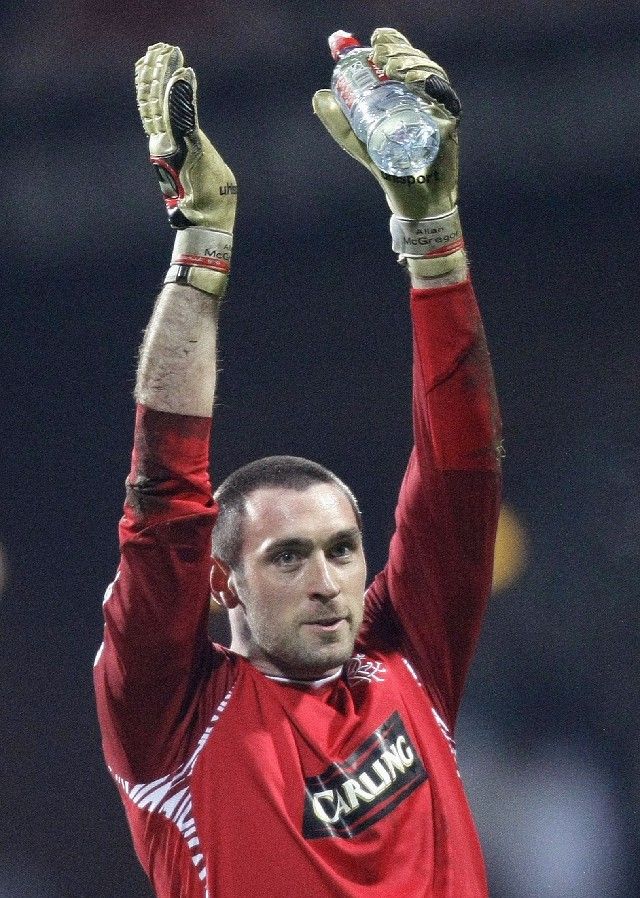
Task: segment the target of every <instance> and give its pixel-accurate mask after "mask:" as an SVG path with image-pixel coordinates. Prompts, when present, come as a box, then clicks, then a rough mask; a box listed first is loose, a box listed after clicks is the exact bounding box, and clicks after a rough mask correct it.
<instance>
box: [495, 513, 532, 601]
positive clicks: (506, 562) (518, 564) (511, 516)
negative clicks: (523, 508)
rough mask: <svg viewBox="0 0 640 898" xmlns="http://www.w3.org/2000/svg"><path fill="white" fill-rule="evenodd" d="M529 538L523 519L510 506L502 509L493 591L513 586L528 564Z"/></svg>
mask: <svg viewBox="0 0 640 898" xmlns="http://www.w3.org/2000/svg"><path fill="white" fill-rule="evenodd" d="M528 549H529V538H528V536H527V532H526V530H525V527H524V524H523V522H522V519H521V517H520V516H519V515H518V514H517V513H516V512H515V511H514V510H513V509H512V508H510V507H509V506H508V505H503V506H502V508H501V509H500V518H499V519H498V532H497V534H496V549H495V555H494V561H493V591H494V592H500V590H501V589H506V588H507V586H511V584H512V583H514V582H515V581H516V580H517V579H518V577H519V576H520V574H521V573H522V572H523V571H524V569H525V567H526V564H527V557H528Z"/></svg>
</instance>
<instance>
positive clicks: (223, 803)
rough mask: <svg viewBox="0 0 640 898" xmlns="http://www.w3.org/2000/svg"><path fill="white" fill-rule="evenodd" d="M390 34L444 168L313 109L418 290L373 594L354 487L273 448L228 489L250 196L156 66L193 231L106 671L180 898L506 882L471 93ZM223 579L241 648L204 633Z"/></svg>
mask: <svg viewBox="0 0 640 898" xmlns="http://www.w3.org/2000/svg"><path fill="white" fill-rule="evenodd" d="M372 48H373V50H372V61H373V63H374V64H375V65H376V66H378V68H379V69H382V70H384V72H385V73H386V74H387V75H388V76H389V77H392V78H397V79H399V80H401V81H407V82H413V84H414V87H415V89H418V90H422V91H424V92H425V95H426V96H427V97H428V99H429V102H430V104H431V106H432V110H433V114H434V116H435V118H436V119H437V121H438V126H439V128H440V134H441V149H440V152H439V155H438V157H437V159H436V161H435V163H434V164H433V166H432V168H431V169H430V170H429V172H425V173H424V175H422V176H419V177H415V178H411V179H398V178H390V177H389V176H387V175H383V174H382V173H381V172H380V171H379V170H378V169H377V168H376V167H375V166H374V165H373V164H372V162H371V160H370V159H369V157H368V155H367V152H366V149H365V148H364V146H363V145H362V144H361V143H360V142H359V141H358V139H357V138H356V137H355V136H354V134H353V132H352V131H351V128H350V127H349V125H348V123H347V120H346V119H345V117H344V116H343V114H342V112H341V111H340V109H339V107H338V105H337V103H336V101H335V100H334V98H333V96H332V95H331V93H330V92H329V91H319V92H318V93H317V94H316V95H315V97H314V110H315V112H316V114H317V115H318V116H319V118H320V119H321V121H322V122H323V124H324V125H325V126H326V127H327V129H328V130H329V132H330V133H331V135H332V136H333V137H334V138H335V139H336V140H337V142H338V143H339V144H340V146H342V147H343V148H344V149H345V150H346V151H347V152H348V153H350V154H351V155H352V156H353V157H355V158H356V159H357V160H358V161H359V162H361V163H362V164H363V165H365V166H366V167H367V168H368V169H369V170H370V171H371V172H372V174H373V175H374V177H375V178H376V179H377V180H378V181H379V183H380V185H381V187H382V189H383V190H384V191H385V194H386V197H387V200H388V203H389V206H390V208H391V210H392V213H393V216H392V235H393V246H394V249H396V251H397V252H398V253H399V255H400V260H401V261H402V262H403V263H404V264H405V265H406V267H407V268H408V271H409V274H410V277H411V283H412V290H411V302H410V308H411V315H412V320H413V331H414V365H413V372H414V401H413V402H414V434H415V446H414V449H413V452H412V454H411V458H410V460H409V465H408V468H407V472H406V475H405V478H404V481H403V484H402V488H401V492H400V497H399V501H398V507H397V513H396V524H397V526H396V531H395V534H394V536H393V538H392V541H391V546H390V552H389V561H388V563H387V565H386V567H385V569H384V570H383V571H382V572H381V573H380V574H378V576H377V577H376V578H375V579H374V580H373V582H372V583H371V585H370V586H369V588H368V589H367V590H366V592H365V581H366V568H365V559H364V555H363V548H362V538H361V524H360V513H359V510H358V506H357V503H356V501H355V499H354V497H353V496H352V494H351V493H350V491H349V490H348V489H347V487H345V486H344V484H342V483H341V482H340V481H339V480H338V479H337V478H336V477H335V476H334V475H333V474H331V473H330V472H328V471H326V470H325V469H324V468H322V467H320V466H319V465H316V464H314V463H312V462H307V461H306V460H304V459H292V458H290V457H276V458H270V459H263V460H260V461H258V462H254V463H252V464H250V465H248V466H246V467H245V468H242V469H240V471H237V472H236V473H235V474H233V475H231V477H230V478H228V479H227V481H225V482H224V483H223V484H222V485H221V486H220V488H219V489H218V491H217V493H216V501H215V502H214V501H213V498H212V496H211V489H210V486H209V480H208V473H207V471H208V448H209V447H208V440H209V430H210V417H211V413H212V406H213V397H214V388H215V374H216V369H215V349H216V324H217V314H218V307H219V304H220V299H221V297H222V295H223V293H224V289H225V284H226V281H227V277H228V272H229V262H230V250H231V239H232V232H233V224H234V217H235V205H236V185H235V180H234V177H233V174H232V173H231V171H230V170H229V168H228V167H227V166H226V165H225V163H224V162H223V161H222V159H221V158H220V156H219V155H218V153H217V152H216V151H215V149H214V148H213V146H212V145H211V144H210V142H209V141H208V140H207V138H206V137H205V136H204V134H202V132H201V131H200V130H199V127H198V120H197V114H196V101H195V88H196V82H195V76H194V73H193V71H192V70H191V69H186V68H184V67H183V60H182V54H181V53H180V50H179V49H178V48H177V47H170V46H168V45H165V44H156V45H154V46H153V47H150V48H149V50H148V52H147V54H146V56H145V57H144V58H143V59H142V60H140V62H139V63H138V64H137V67H136V83H137V92H138V104H139V108H140V112H141V116H142V121H143V124H144V127H145V130H146V132H147V134H148V136H149V140H150V152H151V161H152V163H153V165H154V166H155V167H156V170H157V173H158V175H159V179H160V184H161V187H162V190H163V193H164V196H165V202H166V205H167V209H168V212H169V217H170V219H171V222H172V224H173V225H174V226H175V227H176V228H178V233H177V237H176V245H175V249H174V254H173V258H172V264H171V267H170V268H169V272H168V274H167V278H166V282H165V284H166V286H165V287H164V289H163V291H162V293H161V294H160V296H159V298H158V300H157V303H156V306H155V309H154V312H153V316H152V318H151V321H150V324H149V327H148V329H147V331H146V334H145V338H144V343H143V347H142V350H141V355H140V361H139V367H138V376H137V386H136V398H137V401H138V412H137V419H136V430H135V443H134V450H133V462H132V469H131V473H130V475H129V478H128V481H127V498H126V503H125V512H124V518H123V520H122V522H121V527H120V540H121V551H122V556H121V561H120V566H119V568H118V573H117V575H116V579H115V581H114V583H113V584H112V585H111V586H110V587H109V589H108V590H107V594H106V597H105V602H104V614H105V621H106V624H105V633H104V642H103V645H102V647H101V649H100V651H99V652H98V657H97V660H96V667H95V684H96V691H97V701H98V711H99V717H100V723H101V728H102V734H103V744H104V751H105V756H106V760H107V763H108V766H109V769H110V771H111V774H112V776H113V777H114V779H115V781H116V783H117V785H118V788H119V790H120V793H121V797H122V801H123V803H124V807H125V811H126V814H127V817H128V821H129V825H130V828H131V833H132V836H133V840H134V844H135V848H136V851H137V854H138V857H139V858H140V861H141V863H142V865H143V867H144V869H145V870H146V872H147V874H148V875H149V877H150V879H151V882H152V883H153V886H154V888H155V890H156V893H157V895H158V896H160V898H178V896H189V898H192V896H193V898H196V896H198V898H199V896H203V898H214V896H216V898H217V896H222V898H247V896H249V895H251V896H255V898H276V896H277V898H283V896H302V895H305V896H311V895H313V896H316V895H318V896H333V898H355V896H358V898H360V896H370V898H374V896H376V898H382V896H384V898H396V896H398V898H400V896H402V898H406V896H411V898H416V896H423V898H427V896H429V898H431V896H439V898H440V896H442V898H443V896H448V898H480V896H486V895H487V886H486V879H485V873H484V866H483V861H482V856H481V852H480V847H479V844H478V839H477V836H476V832H475V828H474V825H473V821H472V818H471V814H470V811H469V808H468V805H467V801H466V798H465V796H464V792H463V787H462V784H461V780H460V777H459V774H458V770H457V766H456V760H455V747H454V741H453V735H452V734H453V727H454V724H455V719H456V715H457V712H458V707H459V703H460V698H461V693H462V688H463V683H464V680H465V676H466V672H467V668H468V665H469V662H470V659H471V656H472V654H473V651H474V646H475V643H476V640H477V637H478V632H479V627H480V620H481V617H482V614H483V611H484V608H485V604H486V601H487V597H488V594H489V590H490V584H491V567H492V555H493V542H494V536H495V528H496V520H497V514H498V505H499V499H498V487H499V460H498V456H499V450H498V446H499V434H498V430H499V420H498V413H497V406H496V403H495V397H494V389H493V380H492V375H491V370H490V363H489V358H488V353H487V349H486V343H485V339H484V335H483V330H482V325H481V321H480V315H479V312H478V308H477V305H476V302H475V299H474V295H473V291H472V288H471V284H470V281H469V275H468V271H467V265H466V258H465V253H464V246H463V242H462V236H461V231H460V225H459V219H458V214H457V207H456V200H457V137H456V127H457V115H458V113H459V102H458V99H457V97H456V95H455V94H454V92H453V90H452V89H451V87H450V85H449V83H448V79H447V77H446V74H445V73H444V71H443V70H442V69H441V68H440V67H439V66H437V65H436V64H435V63H433V62H432V61H431V60H430V59H428V57H426V56H425V55H424V54H423V53H421V52H420V51H418V50H415V49H414V48H413V47H411V45H410V44H409V43H408V41H407V40H406V39H405V38H404V37H403V36H402V35H401V34H399V33H398V32H397V31H395V30H393V29H387V28H383V29H378V30H377V31H376V32H374V34H373V36H372ZM216 519H217V520H216ZM214 523H215V530H214V533H213V561H212V559H211V534H212V528H213V527H214ZM209 581H210V583H211V587H210V588H211V595H212V596H213V598H214V599H215V600H216V601H218V602H220V603H221V604H223V605H225V606H226V607H227V608H228V609H229V617H230V624H231V632H232V643H231V647H230V649H225V648H222V647H220V646H218V645H214V644H212V643H211V642H210V640H209V638H208V636H207V617H208V607H209V595H210V593H209Z"/></svg>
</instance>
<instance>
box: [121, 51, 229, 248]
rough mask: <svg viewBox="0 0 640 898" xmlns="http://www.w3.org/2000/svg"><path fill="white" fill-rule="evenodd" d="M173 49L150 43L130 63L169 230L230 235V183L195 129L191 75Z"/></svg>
mask: <svg viewBox="0 0 640 898" xmlns="http://www.w3.org/2000/svg"><path fill="white" fill-rule="evenodd" d="M183 62H184V59H183V56H182V51H181V50H180V48H179V47H172V46H171V45H169V44H163V43H159V44H153V46H151V47H149V49H148V50H147V52H146V53H145V55H144V56H143V57H142V59H139V60H138V62H137V63H136V99H137V102H138V109H139V111H140V117H141V119H142V126H143V128H144V130H145V132H146V133H147V135H148V137H149V153H150V156H151V162H152V164H153V166H154V168H155V170H156V174H157V176H158V180H159V182H160V188H161V190H162V193H163V194H164V201H165V205H166V207H167V212H168V214H169V221H170V222H171V225H172V226H173V227H174V228H178V229H180V230H181V229H184V228H188V227H191V226H194V225H195V226H198V227H202V228H210V229H213V230H216V231H223V232H226V233H227V234H231V233H232V232H233V224H234V220H235V213H236V194H237V186H236V180H235V178H234V176H233V172H232V171H231V169H230V168H229V167H228V166H227V165H226V164H225V162H224V161H223V159H222V157H221V156H220V154H219V153H218V151H217V150H216V149H215V147H214V146H213V145H212V144H211V142H210V141H209V139H208V138H207V137H206V135H205V134H203V133H202V131H201V130H200V129H199V126H198V111H197V105H196V90H197V84H196V76H195V73H194V71H193V69H191V68H184V65H183Z"/></svg>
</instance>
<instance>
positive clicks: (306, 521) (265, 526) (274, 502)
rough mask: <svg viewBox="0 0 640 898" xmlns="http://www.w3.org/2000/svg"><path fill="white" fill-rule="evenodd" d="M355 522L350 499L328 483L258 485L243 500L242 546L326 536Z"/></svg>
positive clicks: (320, 538)
mask: <svg viewBox="0 0 640 898" xmlns="http://www.w3.org/2000/svg"><path fill="white" fill-rule="evenodd" d="M354 526H357V521H356V516H355V512H354V510H353V508H352V506H351V502H350V501H349V499H348V498H347V497H346V495H345V494H344V493H343V491H342V490H341V489H340V488H339V487H337V486H334V485H333V484H330V483H314V484H313V485H312V486H309V487H307V488H306V489H304V490H293V489H290V488H288V487H260V489H257V490H254V492H252V493H250V495H249V496H247V498H246V500H245V514H244V520H243V536H244V539H243V548H244V551H245V552H251V551H252V550H255V549H257V548H259V547H260V546H261V545H263V544H265V543H267V542H271V541H275V540H281V539H286V538H288V537H292V538H293V537H298V538H304V539H313V540H322V539H327V538H329V537H330V536H331V534H332V533H334V532H337V531H340V530H348V529H350V528H352V527H354Z"/></svg>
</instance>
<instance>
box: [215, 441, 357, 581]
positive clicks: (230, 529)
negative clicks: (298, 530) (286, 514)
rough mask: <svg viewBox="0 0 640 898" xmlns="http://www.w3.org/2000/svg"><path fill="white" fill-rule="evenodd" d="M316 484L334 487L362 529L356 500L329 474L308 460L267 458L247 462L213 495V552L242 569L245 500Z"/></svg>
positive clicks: (236, 568)
mask: <svg viewBox="0 0 640 898" xmlns="http://www.w3.org/2000/svg"><path fill="white" fill-rule="evenodd" d="M316 483H329V484H331V485H332V486H337V487H338V489H340V490H341V491H342V492H343V493H344V495H345V496H346V497H347V499H348V500H349V502H350V504H351V507H352V509H353V513H354V514H355V517H356V523H357V525H358V529H359V530H362V514H361V512H360V508H359V506H358V502H357V500H356V497H355V496H354V495H353V493H352V492H351V490H350V489H349V487H348V486H347V485H346V484H345V483H343V482H342V480H340V478H339V477H337V476H336V475H335V474H334V473H333V472H332V471H330V470H329V469H328V468H325V467H323V465H320V464H318V463H317V462H315V461H310V460H309V459H308V458H298V457H297V456H295V455H269V456H267V457H266V458H259V459H257V461H252V462H249V464H247V465H243V466H242V467H241V468H238V470H237V471H234V472H233V474H230V475H229V476H228V477H227V479H226V480H223V482H222V483H221V484H220V486H219V487H218V489H217V490H216V492H215V494H214V498H215V500H216V502H217V503H218V507H219V512H218V517H217V519H216V523H215V526H214V528H213V542H212V553H213V555H214V556H215V557H216V558H219V559H220V560H221V561H223V562H224V563H225V564H226V565H227V566H228V567H229V568H231V570H239V569H241V567H242V565H241V561H242V537H243V533H242V525H243V521H244V515H245V511H246V499H247V498H248V496H249V495H250V494H251V493H253V492H254V491H255V490H257V489H260V488H261V487H285V488H287V489H291V490H298V491H299V492H303V491H304V490H306V489H308V488H309V487H310V486H313V485H314V484H316Z"/></svg>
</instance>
